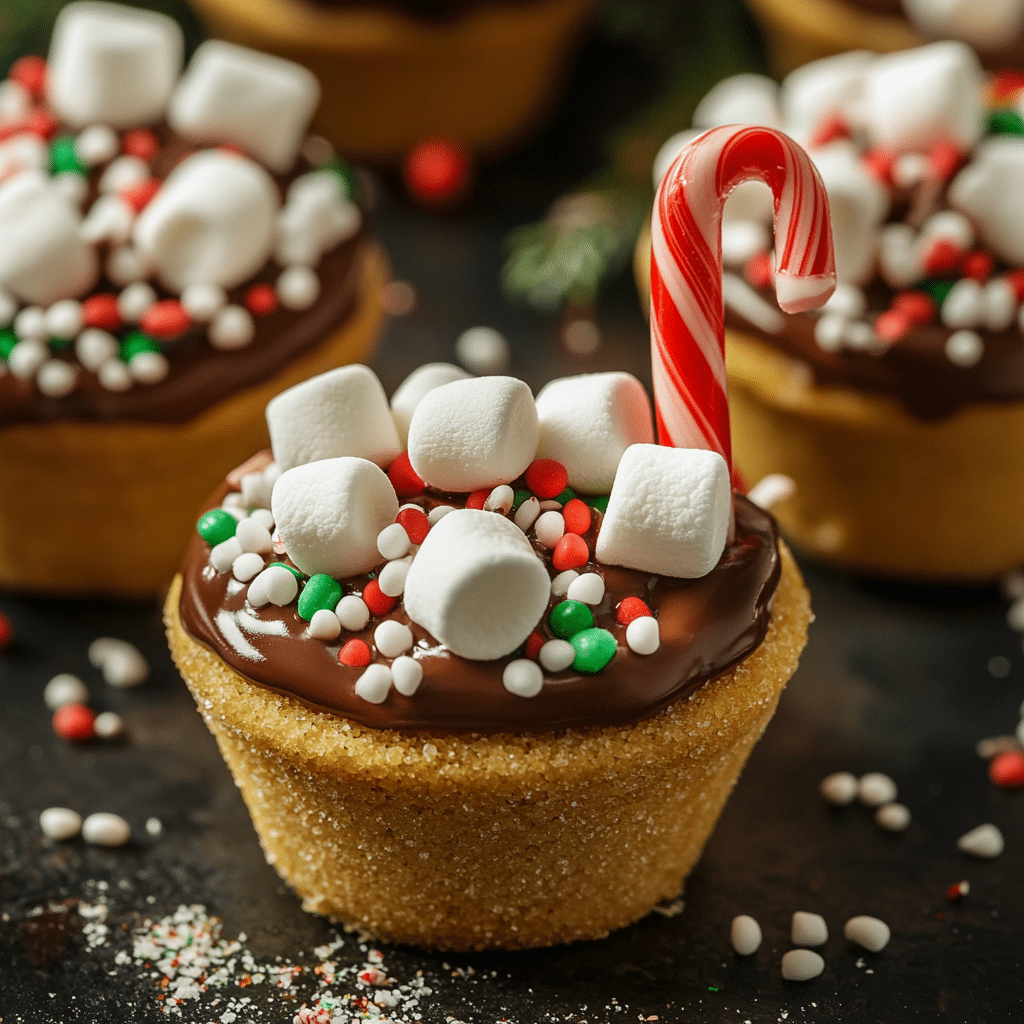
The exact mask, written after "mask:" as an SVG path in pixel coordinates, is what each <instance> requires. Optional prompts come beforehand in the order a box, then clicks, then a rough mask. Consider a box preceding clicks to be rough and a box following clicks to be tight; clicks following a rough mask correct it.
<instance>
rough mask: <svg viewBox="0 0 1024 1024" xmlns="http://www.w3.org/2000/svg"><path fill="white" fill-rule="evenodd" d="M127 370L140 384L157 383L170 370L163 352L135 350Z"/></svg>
mask: <svg viewBox="0 0 1024 1024" xmlns="http://www.w3.org/2000/svg"><path fill="white" fill-rule="evenodd" d="M128 371H129V372H130V373H131V375H132V378H133V379H134V380H136V381H138V382H139V383H140V384H159V383H160V381H162V380H163V379H164V378H165V377H166V376H167V374H169V373H170V372H171V364H170V362H168V360H167V356H165V355H164V354H163V352H136V353H135V355H133V356H132V358H131V359H130V360H129V362H128Z"/></svg>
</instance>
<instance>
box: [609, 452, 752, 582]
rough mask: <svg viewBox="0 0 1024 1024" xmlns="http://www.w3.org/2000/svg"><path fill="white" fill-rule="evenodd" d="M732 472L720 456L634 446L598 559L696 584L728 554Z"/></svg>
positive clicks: (619, 477)
mask: <svg viewBox="0 0 1024 1024" xmlns="http://www.w3.org/2000/svg"><path fill="white" fill-rule="evenodd" d="M731 519H732V489H731V487H730V484H729V467H728V466H727V465H726V462H725V459H723V458H722V456H721V455H719V454H718V453H717V452H708V451H704V450H703V449H700V448H665V447H662V446H661V445H655V444H635V445H633V446H632V447H631V448H628V449H627V450H626V453H625V454H624V455H623V456H622V461H621V462H620V463H619V470H618V473H616V475H615V485H614V486H613V487H612V493H611V497H610V498H609V499H608V509H607V511H606V512H605V514H604V519H603V521H602V523H601V532H600V533H599V534H598V537H597V548H596V554H597V559H598V561H600V562H604V563H606V564H610V565H624V566H626V567H627V568H630V569H639V570H641V571H642V572H657V573H661V574H662V575H666V576H680V577H683V578H685V579H693V578H696V577H698V576H705V575H706V574H707V573H709V572H710V571H711V570H712V569H713V568H714V567H715V566H716V565H717V564H718V560H719V558H721V557H722V551H723V550H724V549H725V542H726V538H727V536H728V533H729V526H730V523H731Z"/></svg>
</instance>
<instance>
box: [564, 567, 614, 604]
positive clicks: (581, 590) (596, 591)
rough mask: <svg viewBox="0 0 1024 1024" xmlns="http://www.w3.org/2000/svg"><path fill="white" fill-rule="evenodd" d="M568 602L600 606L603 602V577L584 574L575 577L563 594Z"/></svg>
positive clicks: (591, 573)
mask: <svg viewBox="0 0 1024 1024" xmlns="http://www.w3.org/2000/svg"><path fill="white" fill-rule="evenodd" d="M565 596H566V597H567V598H569V600H570V601H582V602H583V603H584V604H590V605H595V604H600V603H601V602H602V601H603V600H604V577H603V576H601V574H600V573H596V572H585V573H584V574H583V575H582V576H577V577H576V579H574V580H573V581H572V582H571V583H570V584H569V587H568V589H567V590H566V592H565Z"/></svg>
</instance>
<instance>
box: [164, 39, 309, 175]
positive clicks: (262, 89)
mask: <svg viewBox="0 0 1024 1024" xmlns="http://www.w3.org/2000/svg"><path fill="white" fill-rule="evenodd" d="M319 99H320V85H319V83H318V82H317V80H316V78H315V76H314V75H313V74H312V73H311V72H309V71H307V70H306V69H305V68H304V67H302V66H301V65H299V64H296V63H294V62H293V61H290V60H282V59H281V58H280V57H271V56H270V55H269V54H265V53H259V52H257V51H256V50H249V49H246V48H245V47H242V46H235V45H234V44H232V43H225V42H222V41H220V40H216V39H211V40H208V41H207V42H205V43H203V44H202V45H201V46H200V47H199V49H198V50H196V52H195V56H193V58H192V60H191V61H190V63H189V66H188V68H187V70H186V71H185V74H184V75H183V76H182V79H181V82H180V83H179V84H178V88H177V89H176V90H175V91H174V95H173V97H172V98H171V102H170V107H169V108H168V111H167V120H168V122H169V123H170V125H171V127H172V128H173V129H174V130H175V131H177V132H180V133H181V134H182V135H184V136H186V137H187V138H190V139H192V140H194V141H196V142H230V143H234V144H235V145H237V146H241V147H242V148H243V149H245V150H247V151H248V152H249V153H251V154H252V155H253V156H255V157H256V158H257V159H259V160H262V161H263V163H265V164H266V165H267V166H268V167H270V168H271V169H272V170H274V171H277V172H279V173H282V174H283V173H284V172H285V171H287V170H289V169H290V168H291V166H292V164H293V163H294V162H295V157H296V155H297V153H298V151H299V146H300V145H301V144H302V140H303V138H304V136H305V133H306V126H307V125H308V124H309V119H310V117H312V116H313V111H314V110H315V109H316V105H317V103H318V101H319Z"/></svg>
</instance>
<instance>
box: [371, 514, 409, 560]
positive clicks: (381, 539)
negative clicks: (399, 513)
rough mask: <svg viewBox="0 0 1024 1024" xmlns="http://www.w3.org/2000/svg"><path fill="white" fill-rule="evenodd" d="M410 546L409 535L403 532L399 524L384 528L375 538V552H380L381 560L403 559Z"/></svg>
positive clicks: (403, 528) (403, 529)
mask: <svg viewBox="0 0 1024 1024" xmlns="http://www.w3.org/2000/svg"><path fill="white" fill-rule="evenodd" d="M411 546H412V542H411V541H410V540H409V534H407V533H406V532H405V527H404V526H402V524H401V523H392V524H391V525H390V526H385V527H384V529H383V530H381V531H380V533H379V534H378V536H377V550H378V551H379V552H380V555H381V558H387V559H388V560H391V559H394V558H404V557H405V556H406V555H407V554H408V553H409V548H410V547H411Z"/></svg>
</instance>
